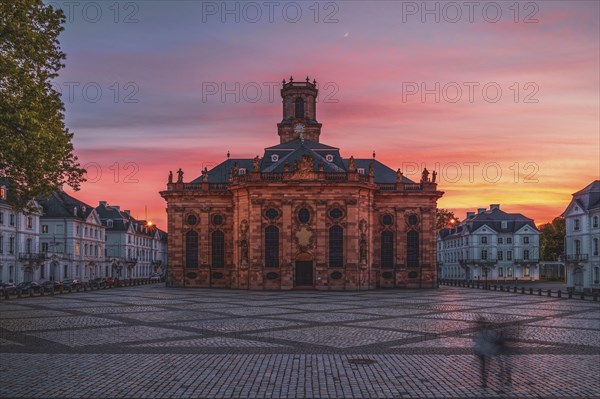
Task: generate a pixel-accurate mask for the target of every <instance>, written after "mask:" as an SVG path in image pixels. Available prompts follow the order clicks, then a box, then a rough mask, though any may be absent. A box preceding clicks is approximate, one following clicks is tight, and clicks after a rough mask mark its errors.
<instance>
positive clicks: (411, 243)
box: [406, 230, 419, 267]
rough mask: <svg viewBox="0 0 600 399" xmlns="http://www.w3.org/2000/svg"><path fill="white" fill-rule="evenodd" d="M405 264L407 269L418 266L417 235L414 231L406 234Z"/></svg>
mask: <svg viewBox="0 0 600 399" xmlns="http://www.w3.org/2000/svg"><path fill="white" fill-rule="evenodd" d="M406 264H407V266H408V267H418V266H419V233H418V232H416V231H414V230H411V231H409V232H408V233H407V234H406Z"/></svg>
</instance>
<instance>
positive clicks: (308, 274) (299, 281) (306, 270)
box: [296, 260, 313, 287]
mask: <svg viewBox="0 0 600 399" xmlns="http://www.w3.org/2000/svg"><path fill="white" fill-rule="evenodd" d="M312 286H313V263H312V261H311V260H297V261H296V287H312Z"/></svg>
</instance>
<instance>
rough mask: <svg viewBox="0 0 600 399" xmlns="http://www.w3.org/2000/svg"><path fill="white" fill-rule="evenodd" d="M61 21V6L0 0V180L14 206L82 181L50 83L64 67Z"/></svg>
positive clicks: (28, 0) (29, 0) (33, 0)
mask: <svg viewBox="0 0 600 399" xmlns="http://www.w3.org/2000/svg"><path fill="white" fill-rule="evenodd" d="M64 20H65V19H64V14H63V12H62V11H61V10H55V9H53V8H52V7H51V6H49V5H44V4H43V3H42V1H41V0H17V1H1V2H0V140H1V144H0V180H4V181H5V182H6V183H7V185H8V187H9V193H10V196H9V198H8V200H9V203H10V204H11V205H13V206H14V207H15V208H16V209H18V210H23V209H26V208H27V206H28V203H29V202H30V200H31V199H33V198H35V197H37V196H40V195H41V196H46V195H48V194H50V193H51V192H52V191H56V190H57V189H59V188H60V187H62V185H63V184H68V185H69V186H71V187H73V188H74V189H75V190H77V189H79V185H80V183H81V182H83V181H84V176H83V175H84V173H85V170H83V169H82V168H81V167H80V165H79V163H78V162H77V157H76V156H75V155H74V154H73V144H72V141H71V140H72V138H73V134H72V133H70V132H69V130H68V129H67V128H66V126H65V123H64V106H63V103H62V100H61V98H60V95H59V93H58V92H57V91H56V90H55V89H54V88H53V87H52V84H51V80H52V79H54V78H56V77H57V76H58V71H59V70H60V69H61V68H62V67H64V65H63V64H62V61H63V60H64V59H65V54H64V53H63V52H62V51H61V49H60V43H59V41H58V35H59V34H60V32H61V31H62V30H63V27H62V23H64Z"/></svg>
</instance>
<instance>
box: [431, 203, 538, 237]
mask: <svg viewBox="0 0 600 399" xmlns="http://www.w3.org/2000/svg"><path fill="white" fill-rule="evenodd" d="M502 222H506V225H505V226H506V227H503V223H502ZM483 226H487V227H489V228H491V229H492V230H494V231H496V232H497V233H499V234H502V233H513V234H514V233H516V232H517V231H519V230H521V229H522V228H523V227H524V226H529V227H531V228H532V229H533V230H534V231H538V229H537V227H536V225H535V223H534V221H533V219H530V218H528V217H526V216H524V215H522V214H520V213H507V212H504V211H503V210H501V209H500V208H493V209H490V210H487V211H483V212H479V213H476V214H475V215H473V216H471V217H469V218H467V219H465V220H463V221H461V222H460V223H459V224H458V226H456V227H454V228H443V229H441V230H440V231H439V232H438V235H439V237H440V238H441V239H443V240H445V239H449V238H455V237H460V236H461V235H463V234H465V233H467V234H470V233H472V232H474V231H476V230H478V229H480V228H481V227H483Z"/></svg>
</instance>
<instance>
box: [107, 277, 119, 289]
mask: <svg viewBox="0 0 600 399" xmlns="http://www.w3.org/2000/svg"><path fill="white" fill-rule="evenodd" d="M105 282H106V285H107V286H109V287H114V286H116V285H118V284H119V279H118V278H117V277H108V278H107V279H106V280H105Z"/></svg>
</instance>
